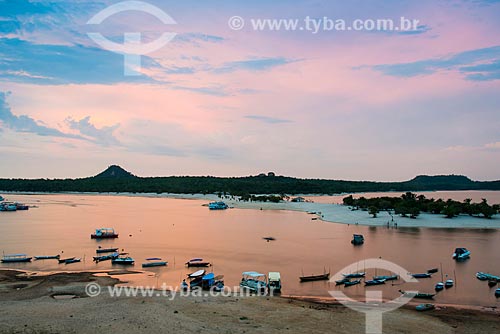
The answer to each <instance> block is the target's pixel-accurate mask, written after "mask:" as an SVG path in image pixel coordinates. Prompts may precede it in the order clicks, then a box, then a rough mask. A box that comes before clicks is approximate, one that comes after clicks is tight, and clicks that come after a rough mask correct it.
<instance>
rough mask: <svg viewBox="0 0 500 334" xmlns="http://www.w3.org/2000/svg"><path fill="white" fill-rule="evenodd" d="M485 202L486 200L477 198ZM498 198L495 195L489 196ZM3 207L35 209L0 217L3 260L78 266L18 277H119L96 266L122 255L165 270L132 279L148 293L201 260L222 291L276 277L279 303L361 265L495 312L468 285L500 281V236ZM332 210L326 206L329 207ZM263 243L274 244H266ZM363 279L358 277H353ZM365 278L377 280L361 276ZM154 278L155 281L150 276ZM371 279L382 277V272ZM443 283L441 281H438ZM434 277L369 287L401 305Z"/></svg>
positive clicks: (53, 199) (139, 207) (165, 208)
mask: <svg viewBox="0 0 500 334" xmlns="http://www.w3.org/2000/svg"><path fill="white" fill-rule="evenodd" d="M483 195H484V194H483ZM495 195H497V193H496V194H495ZM6 197H8V199H9V200H14V201H19V202H25V203H28V204H30V205H36V206H37V207H36V208H31V209H30V210H29V211H18V212H0V250H2V251H3V252H5V254H7V253H27V254H29V255H30V256H34V255H55V254H59V253H61V254H62V256H63V257H72V256H76V257H82V258H83V259H84V261H83V262H81V263H75V264H69V265H64V264H58V263H57V261H55V260H45V261H33V262H32V263H27V264H2V265H1V266H2V267H4V268H17V269H25V270H43V271H52V270H91V269H92V270H94V269H110V268H119V266H113V265H112V264H111V263H110V262H109V261H106V262H100V263H99V264H95V263H93V262H92V256H94V255H95V250H96V248H97V247H98V246H102V247H119V248H120V249H124V250H125V251H126V252H129V253H130V255H131V256H132V257H133V258H135V260H136V264H135V266H134V267H132V268H130V267H129V268H130V269H137V270H142V268H141V263H142V262H144V259H145V258H148V257H161V258H163V259H165V260H167V261H169V265H168V267H160V268H154V269H150V270H148V272H149V273H150V274H149V275H135V276H133V278H132V281H131V282H132V283H134V284H144V285H151V286H155V285H156V284H158V283H159V284H161V283H163V282H165V283H166V284H167V285H171V286H178V284H179V283H180V281H181V280H182V278H184V277H185V275H186V274H187V273H189V272H191V270H188V269H187V268H185V267H184V265H183V264H184V262H186V261H187V260H188V259H190V258H193V257H202V258H204V259H206V260H208V261H211V262H212V263H213V264H214V265H213V267H212V268H211V269H210V270H212V269H213V271H214V272H215V274H222V275H224V276H225V282H226V286H231V287H232V286H237V285H238V284H239V281H240V279H241V272H243V271H250V270H255V271H259V272H263V273H267V272H269V271H279V272H281V275H282V280H283V284H284V289H283V293H284V294H295V295H316V296H329V294H328V290H332V289H339V288H338V287H335V285H334V284H329V283H328V282H312V283H302V284H301V283H299V276H301V274H302V273H304V274H313V273H314V274H319V273H322V272H323V270H324V268H326V270H329V269H330V270H331V272H332V274H333V273H335V272H337V271H338V270H340V269H342V268H343V267H345V266H347V265H349V264H351V263H353V262H356V261H360V260H363V259H368V258H379V257H381V258H382V259H386V260H390V261H393V262H395V263H397V264H399V265H401V266H402V267H404V268H406V269H407V270H408V271H409V272H413V273H417V272H425V271H426V270H427V269H429V268H433V267H440V266H441V265H442V267H443V272H444V273H445V274H448V275H449V278H455V280H456V285H455V287H454V288H452V289H449V290H446V291H443V292H441V293H439V294H438V296H437V297H436V302H440V303H458V304H470V305H484V306H492V305H497V306H500V300H498V301H497V300H496V298H495V297H494V294H493V292H494V288H489V287H488V285H487V283H486V282H481V281H478V280H477V279H476V278H475V273H476V272H477V271H485V272H491V273H493V274H496V275H500V233H499V231H498V230H494V229H490V230H471V229H461V230H454V229H427V228H399V229H394V228H389V229H388V228H386V227H364V226H354V225H344V224H335V223H327V222H322V221H319V220H315V221H313V220H311V216H310V215H308V214H305V213H300V212H289V211H272V210H263V211H261V210H240V209H229V210H225V211H209V210H208V208H206V207H204V206H202V204H204V203H206V201H200V200H179V199H167V198H141V197H125V196H92V195H9V196H6ZM331 202H332V201H330V202H329V203H331ZM99 227H114V228H115V229H116V230H117V232H119V233H120V237H119V238H118V239H115V240H102V241H96V240H92V239H90V234H91V233H92V232H93V230H94V229H95V228H99ZM353 233H361V234H364V235H365V244H364V245H363V246H360V247H353V246H352V245H351V244H350V239H351V237H352V234H353ZM264 236H273V237H275V238H276V239H277V240H276V241H274V242H266V241H264V240H262V237H264ZM455 247H467V248H468V249H469V250H471V252H472V258H471V259H470V260H469V261H466V262H463V263H456V262H455V261H453V260H452V259H451V254H452V252H453V249H454V248H455ZM359 269H360V270H362V269H363V268H359ZM367 272H368V275H367V276H369V277H371V276H372V275H374V274H376V272H375V271H374V270H367ZM153 274H154V275H153ZM377 274H379V275H381V274H387V273H386V272H383V271H381V270H379V271H378V272H377ZM445 279H446V277H445ZM440 280H441V274H440V273H438V274H435V275H434V277H433V278H431V279H421V280H420V282H419V283H412V284H402V285H396V286H393V285H392V284H390V283H389V284H386V285H385V286H376V287H370V288H369V289H374V290H375V289H376V290H380V289H381V290H383V291H384V298H394V297H395V296H398V295H399V294H398V292H397V290H398V289H403V290H419V291H422V292H433V291H434V284H435V283H437V282H438V281H440ZM342 289H344V288H342ZM345 293H346V294H348V295H350V296H358V297H361V296H364V293H365V287H364V286H363V285H358V286H354V287H350V288H347V289H345Z"/></svg>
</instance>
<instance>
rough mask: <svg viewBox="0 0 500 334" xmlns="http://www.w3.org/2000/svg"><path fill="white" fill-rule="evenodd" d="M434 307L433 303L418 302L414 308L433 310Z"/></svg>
mask: <svg viewBox="0 0 500 334" xmlns="http://www.w3.org/2000/svg"><path fill="white" fill-rule="evenodd" d="M435 308H436V306H434V304H420V305H417V307H415V309H416V310H417V311H420V312H422V311H430V310H434V309H435Z"/></svg>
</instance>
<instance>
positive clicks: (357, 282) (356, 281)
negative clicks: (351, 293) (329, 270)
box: [344, 279, 361, 287]
mask: <svg viewBox="0 0 500 334" xmlns="http://www.w3.org/2000/svg"><path fill="white" fill-rule="evenodd" d="M359 283H361V279H355V280H353V281H349V282H345V283H344V286H346V287H348V286H353V285H356V284H359Z"/></svg>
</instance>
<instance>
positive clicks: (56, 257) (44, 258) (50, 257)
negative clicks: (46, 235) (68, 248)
mask: <svg viewBox="0 0 500 334" xmlns="http://www.w3.org/2000/svg"><path fill="white" fill-rule="evenodd" d="M60 257H61V255H38V256H35V260H52V259H54V260H59V258H60Z"/></svg>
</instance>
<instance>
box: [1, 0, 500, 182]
mask: <svg viewBox="0 0 500 334" xmlns="http://www.w3.org/2000/svg"><path fill="white" fill-rule="evenodd" d="M136 3H138V2H136ZM113 5H114V6H113ZM130 5H131V2H125V5H124V2H122V1H104V0H103V1H100V0H95V1H94V0H90V1H83V0H76V1H40V0H34V1H28V0H0V177H3V178H18V177H20V178H40V177H43V178H69V177H86V176H90V175H95V174H97V173H98V172H99V171H101V170H103V169H105V168H106V167H107V166H109V165H112V164H118V165H121V166H122V167H124V168H125V169H127V170H129V171H131V172H132V173H134V174H136V175H140V176H167V175H213V176H244V175H255V174H259V173H261V172H268V171H274V172H276V174H278V175H287V176H296V177H304V178H328V179H346V180H375V181H399V180H407V179H410V178H413V177H414V176H416V175H421V174H428V175H436V174H462V175H467V176H469V177H471V178H472V179H475V180H498V179H500V169H499V168H498V166H499V165H500V131H499V129H500V0H436V1H434V0H423V1H404V0H403V1H400V0H397V1H396V0H386V1H382V0H380V1H360V0H353V1H340V0H335V1H326V0H325V1H317V0H309V1H308V0H304V1H293V0H289V1H284V0H276V1H264V0H257V1H242V0H234V1H210V0H207V1H192V0H186V1H160V0H148V1H143V2H140V6H141V7H140V8H141V9H143V8H149V9H151V8H154V9H155V10H156V9H157V10H159V11H160V12H161V13H164V14H165V15H163V14H160V15H155V14H158V11H153V13H151V12H146V11H144V10H132V9H130V7H126V6H130ZM120 6H122V7H120ZM124 6H125V7H126V8H128V10H124V11H120V12H116V13H114V12H113V13H112V15H106V13H107V14H109V8H112V9H116V8H125V7H124ZM136 9H137V8H136ZM106 10H108V12H106ZM103 11H104V12H103ZM99 13H104V14H101V15H100V16H99ZM105 16H109V17H105ZM235 17H237V18H236V19H235ZM401 17H404V18H405V19H409V20H418V22H417V23H416V25H415V29H412V30H404V31H403V30H401V29H400V30H387V29H386V30H384V29H381V30H378V31H377V30H372V29H369V27H368V28H366V29H362V30H359V31H357V30H356V31H355V30H342V29H341V28H342V26H341V25H340V26H339V27H340V28H339V30H332V29H329V22H346V24H347V25H352V23H353V22H354V20H363V21H362V22H366V21H369V20H372V21H375V20H378V19H392V20H393V21H394V22H395V24H399V23H400V22H401ZM93 18H100V19H101V20H98V21H99V23H95V20H94V21H92V19H93ZM167 19H168V20H167ZM266 19H269V20H271V19H275V20H280V19H281V20H283V19H287V20H288V19H289V20H296V21H297V22H299V24H298V25H297V26H296V28H295V29H292V28H290V27H289V28H290V29H288V30H287V29H285V28H283V27H281V29H277V28H276V27H275V29H270V28H269V27H268V26H266V27H265V29H258V27H256V26H255V22H257V20H261V21H260V22H261V23H262V22H265V21H262V20H266ZM96 20H97V19H96ZM235 20H236V21H235ZM242 20H243V21H244V25H243V26H242V25H241V24H240V23H241V21H242ZM307 20H309V23H311V22H312V20H314V22H318V25H317V28H318V29H316V30H311V29H310V28H311V26H312V27H316V26H314V25H312V24H310V25H308V26H305V24H306V23H305V22H306V21H307ZM89 21H90V22H94V23H92V24H88V22H89ZM167 21H168V22H167ZM277 22H279V21H277ZM96 33H98V34H101V36H102V37H103V38H105V39H106V40H108V41H109V42H110V43H114V44H113V45H115V46H116V45H118V47H117V49H114V50H113V49H110V48H109V47H108V46H105V45H104V46H103V45H101V44H102V43H101V44H99V43H98V42H96V40H94V39H93V38H91V36H92V34H94V35H95V34H96ZM138 33H140V36H139V40H137V35H138ZM165 33H168V34H171V35H170V36H171V37H172V36H173V38H171V40H170V41H168V43H166V44H164V45H161V46H160V47H158V45H157V44H158V43H156V46H155V47H151V48H150V50H148V51H147V52H146V51H139V52H142V53H144V54H142V55H130V53H133V52H134V51H133V50H132V49H131V48H130V49H126V50H124V49H123V48H122V49H120V45H122V46H123V44H124V43H125V42H126V41H128V42H127V43H132V42H133V41H132V42H130V40H129V39H127V38H128V37H126V36H132V35H135V36H136V41H135V42H136V43H139V44H140V45H135V46H136V49H134V50H145V47H142V46H141V45H146V47H147V46H148V45H149V46H151V45H154V43H155V42H158V41H160V40H161V36H163V35H164V34H165ZM127 34H128V35H127ZM128 46H129V47H131V45H130V44H129V45H128ZM120 50H121V51H120ZM131 50H132V51H131ZM120 52H121V53H120ZM123 53H126V55H124V54H123ZM125 59H135V60H137V59H140V63H137V62H130V61H125ZM124 69H127V71H125V70H124ZM130 73H132V74H135V75H130Z"/></svg>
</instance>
